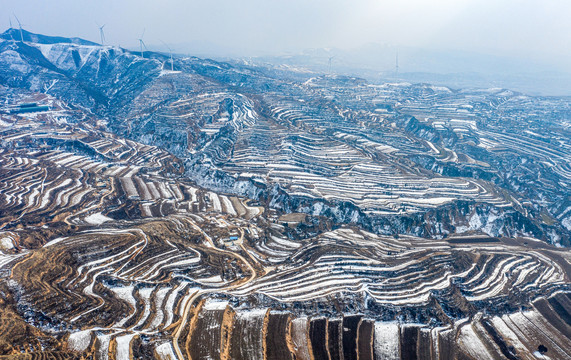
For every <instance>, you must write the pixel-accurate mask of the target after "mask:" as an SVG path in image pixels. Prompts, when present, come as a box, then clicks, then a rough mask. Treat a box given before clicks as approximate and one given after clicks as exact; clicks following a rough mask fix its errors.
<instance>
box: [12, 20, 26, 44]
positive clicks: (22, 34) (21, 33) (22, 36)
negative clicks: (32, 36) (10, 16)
mask: <svg viewBox="0 0 571 360" xmlns="http://www.w3.org/2000/svg"><path fill="white" fill-rule="evenodd" d="M14 17H15V18H16V21H17V22H18V26H19V27H20V39H21V40H22V42H24V31H22V23H21V22H20V19H18V17H17V16H16V14H14Z"/></svg>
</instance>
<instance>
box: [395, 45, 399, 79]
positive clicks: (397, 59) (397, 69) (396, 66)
mask: <svg viewBox="0 0 571 360" xmlns="http://www.w3.org/2000/svg"><path fill="white" fill-rule="evenodd" d="M395 73H397V74H398V73H399V51H398V50H397V58H396V64H395Z"/></svg>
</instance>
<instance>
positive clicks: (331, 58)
mask: <svg viewBox="0 0 571 360" xmlns="http://www.w3.org/2000/svg"><path fill="white" fill-rule="evenodd" d="M334 57H335V56H330V57H329V74H331V60H333V58H334Z"/></svg>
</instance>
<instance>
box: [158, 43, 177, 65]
mask: <svg viewBox="0 0 571 360" xmlns="http://www.w3.org/2000/svg"><path fill="white" fill-rule="evenodd" d="M161 42H162V43H163V44H165V46H166V47H167V49H169V54H170V56H171V71H174V61H173V59H172V49H171V48H170V47H169V46H168V45H167V43H166V42H164V41H162V40H161Z"/></svg>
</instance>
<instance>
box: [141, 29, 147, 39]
mask: <svg viewBox="0 0 571 360" xmlns="http://www.w3.org/2000/svg"><path fill="white" fill-rule="evenodd" d="M146 30H147V29H146V28H143V33H142V34H141V39H142V38H143V36H145V31H146Z"/></svg>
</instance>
